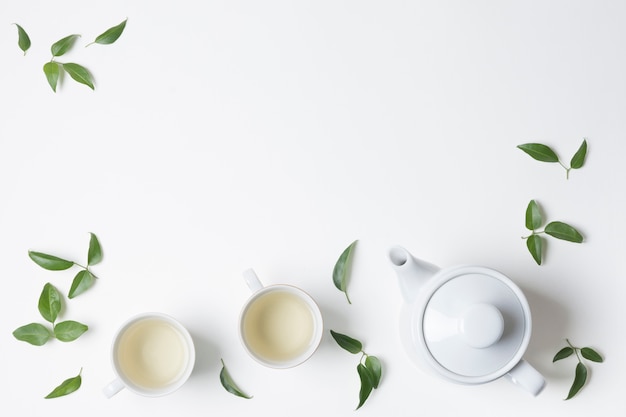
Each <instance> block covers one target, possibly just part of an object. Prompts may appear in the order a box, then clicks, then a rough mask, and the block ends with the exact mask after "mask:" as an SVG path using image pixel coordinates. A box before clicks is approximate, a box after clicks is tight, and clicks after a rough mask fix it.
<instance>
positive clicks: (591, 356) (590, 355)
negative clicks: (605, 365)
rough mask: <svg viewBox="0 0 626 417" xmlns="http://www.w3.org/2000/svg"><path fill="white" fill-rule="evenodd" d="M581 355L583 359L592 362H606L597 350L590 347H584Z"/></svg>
mask: <svg viewBox="0 0 626 417" xmlns="http://www.w3.org/2000/svg"><path fill="white" fill-rule="evenodd" d="M580 353H581V354H582V355H583V358H585V359H588V360H590V361H592V362H604V360H603V359H602V356H600V354H599V353H598V352H596V351H595V350H593V349H592V348H590V347H584V348H582V349H581V350H580Z"/></svg>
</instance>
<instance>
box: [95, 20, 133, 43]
mask: <svg viewBox="0 0 626 417" xmlns="http://www.w3.org/2000/svg"><path fill="white" fill-rule="evenodd" d="M127 21H128V19H126V20H124V21H123V22H122V23H120V24H119V25H117V26H113V27H112V28H109V29H107V30H106V31H104V32H103V33H102V34H100V35H98V37H97V38H96V40H94V41H93V42H91V43H90V44H89V45H91V44H93V43H99V44H101V45H109V44H112V43H113V42H115V41H116V40H117V39H118V38H119V37H120V36H121V35H122V32H124V28H125V27H126V22H127ZM89 45H87V46H89Z"/></svg>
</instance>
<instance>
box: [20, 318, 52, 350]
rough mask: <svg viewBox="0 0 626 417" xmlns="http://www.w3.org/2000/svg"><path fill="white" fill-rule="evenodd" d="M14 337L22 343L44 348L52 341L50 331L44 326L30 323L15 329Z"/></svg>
mask: <svg viewBox="0 0 626 417" xmlns="http://www.w3.org/2000/svg"><path fill="white" fill-rule="evenodd" d="M13 336H14V337H15V338H16V339H17V340H21V341H22V342H27V343H30V344H31V345H35V346H43V345H45V344H46V342H47V341H48V339H50V331H49V330H48V329H47V328H46V326H44V325H43V324H39V323H30V324H27V325H25V326H22V327H18V328H17V329H15V331H13Z"/></svg>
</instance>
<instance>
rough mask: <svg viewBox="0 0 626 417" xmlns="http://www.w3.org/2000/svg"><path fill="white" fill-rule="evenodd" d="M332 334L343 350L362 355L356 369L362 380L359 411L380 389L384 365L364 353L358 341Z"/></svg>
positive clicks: (331, 332)
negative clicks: (373, 391) (375, 390)
mask: <svg viewBox="0 0 626 417" xmlns="http://www.w3.org/2000/svg"><path fill="white" fill-rule="evenodd" d="M330 334H331V335H332V337H333V339H335V341H336V342H337V344H338V345H339V346H340V347H341V348H343V349H345V350H347V351H348V352H350V353H352V354H359V353H360V354H361V359H360V360H359V364H358V365H357V367H356V370H357V373H358V374H359V379H360V380H361V389H360V391H359V405H358V406H357V407H356V409H357V410H358V409H359V408H361V406H363V404H365V401H367V399H368V398H369V396H370V394H371V392H372V390H374V389H376V388H378V385H379V384H380V379H381V377H382V365H381V363H380V360H379V359H378V358H377V357H376V356H372V355H368V354H367V353H365V352H364V351H363V344H362V343H361V342H360V341H358V340H357V339H354V338H352V337H350V336H346V335H345V334H341V333H337V332H335V331H333V330H331V331H330Z"/></svg>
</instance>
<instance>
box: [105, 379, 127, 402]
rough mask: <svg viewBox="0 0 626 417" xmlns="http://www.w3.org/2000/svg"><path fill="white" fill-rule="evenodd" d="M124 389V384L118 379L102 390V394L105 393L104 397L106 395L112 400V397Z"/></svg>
mask: <svg viewBox="0 0 626 417" xmlns="http://www.w3.org/2000/svg"><path fill="white" fill-rule="evenodd" d="M122 388H124V383H123V382H122V380H121V379H119V378H117V379H114V380H113V381H111V382H110V383H109V384H108V385H107V386H106V387H104V388H103V389H102V392H103V393H104V395H106V397H107V398H111V397H112V396H114V395H115V394H117V393H118V392H120V391H121V390H122Z"/></svg>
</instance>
